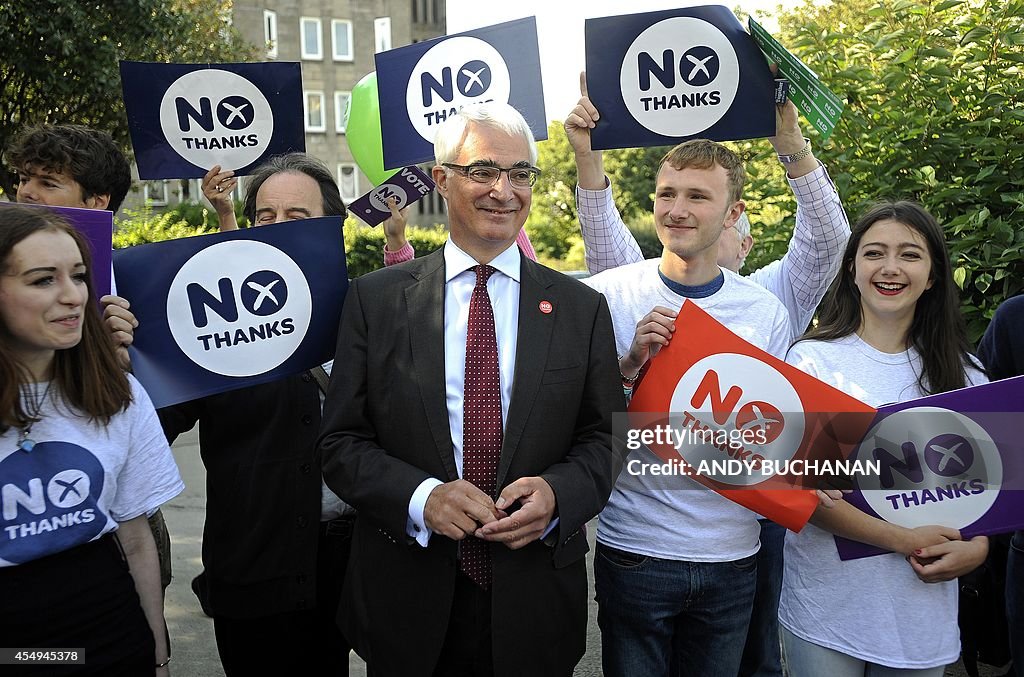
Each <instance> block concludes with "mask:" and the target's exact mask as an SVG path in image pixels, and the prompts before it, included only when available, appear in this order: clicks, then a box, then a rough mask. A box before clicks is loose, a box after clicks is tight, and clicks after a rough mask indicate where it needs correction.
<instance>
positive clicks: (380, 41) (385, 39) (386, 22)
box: [373, 16, 391, 54]
mask: <svg viewBox="0 0 1024 677" xmlns="http://www.w3.org/2000/svg"><path fill="white" fill-rule="evenodd" d="M389 49H391V17H389V16H381V17H377V18H376V19H374V20H373V52H374V54H376V53H377V52H386V51H388V50H389Z"/></svg>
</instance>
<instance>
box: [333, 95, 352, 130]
mask: <svg viewBox="0 0 1024 677" xmlns="http://www.w3.org/2000/svg"><path fill="white" fill-rule="evenodd" d="M351 97H352V93H351V92H335V93H334V129H335V131H337V132H338V133H339V134H344V133H345V122H346V120H347V118H348V102H349V99H350V98H351Z"/></svg>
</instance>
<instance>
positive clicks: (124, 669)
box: [0, 207, 184, 676]
mask: <svg viewBox="0 0 1024 677" xmlns="http://www.w3.org/2000/svg"><path fill="white" fill-rule="evenodd" d="M89 259H90V257H89V249H88V246H87V245H86V243H85V240H84V239H83V238H82V236H81V235H80V234H79V233H78V232H77V231H75V230H74V229H73V228H71V227H70V226H69V225H68V224H67V223H66V222H65V221H64V220H63V219H61V218H60V217H58V216H56V215H55V214H53V213H52V212H50V211H49V210H46V209H43V208H30V207H5V208H3V209H0V503H2V506H0V508H2V510H0V600H2V603H0V606H2V609H3V612H2V613H0V643H2V644H3V645H4V646H5V647H18V648H25V649H28V650H32V649H34V650H40V649H46V650H52V649H77V650H78V653H79V654H80V655H75V656H69V655H63V654H62V655H50V656H49V658H51V659H52V658H63V659H64V660H67V659H71V658H77V659H78V660H79V661H80V660H81V659H83V658H84V664H80V665H75V666H71V667H66V668H65V667H62V668H60V674H95V675H104V676H106V675H152V674H157V675H161V674H167V662H168V660H169V653H168V640H167V633H166V628H165V625H164V618H163V607H162V599H161V590H160V574H159V568H158V565H157V555H156V547H155V544H154V542H153V537H152V535H151V534H150V531H149V527H148V525H147V522H146V515H147V513H148V512H152V511H153V510H155V509H156V508H158V507H159V506H160V505H161V504H162V503H164V502H165V501H167V500H169V499H171V498H172V497H174V496H175V495H177V494H178V493H179V492H180V491H181V490H182V489H183V487H184V485H183V484H182V481H181V476H180V475H179V473H178V468H177V466H176V465H175V464H174V459H173V457H172V456H171V453H170V449H169V447H168V446H167V442H166V439H165V438H164V435H163V432H162V431H161V429H160V424H159V422H158V421H157V417H156V412H155V411H154V410H153V405H152V403H151V402H150V401H149V398H148V396H147V395H146V393H145V391H144V390H143V389H142V387H141V386H140V385H139V383H138V382H137V381H136V380H135V379H134V378H133V377H131V376H130V375H126V374H125V373H124V372H123V371H122V370H121V369H120V368H119V367H118V364H117V361H116V358H115V354H114V347H113V345H112V343H111V341H110V337H109V333H108V332H107V331H106V330H105V329H104V326H103V323H102V320H101V319H100V315H99V312H98V310H97V307H96V302H95V300H94V298H93V296H92V294H91V289H90V287H91V281H90V276H89V265H90V260H89ZM83 649H84V651H83ZM37 669H38V670H39V672H40V674H57V673H56V672H55V670H56V668H55V666H54V665H52V664H50V665H42V666H37ZM65 671H69V672H65Z"/></svg>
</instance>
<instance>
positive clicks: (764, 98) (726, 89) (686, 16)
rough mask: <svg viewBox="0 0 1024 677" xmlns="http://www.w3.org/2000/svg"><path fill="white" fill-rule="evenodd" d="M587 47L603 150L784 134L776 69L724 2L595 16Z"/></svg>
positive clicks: (594, 139) (598, 145)
mask: <svg viewBox="0 0 1024 677" xmlns="http://www.w3.org/2000/svg"><path fill="white" fill-rule="evenodd" d="M586 56H587V89H588V92H589V96H590V99H591V101H592V102H593V103H594V106H595V107H596V108H597V110H598V111H600V113H601V120H600V122H599V123H598V125H597V127H596V128H595V129H594V130H593V131H592V132H591V143H592V145H593V148H594V149H595V150H597V149H609V148H632V147H645V146H661V145H670V144H674V143H678V142H679V141H682V140H685V139H689V138H705V139H712V140H714V141H732V140H739V139H753V138H762V137H766V136H771V135H774V134H775V109H774V96H773V91H774V87H773V78H772V75H771V71H769V70H768V66H767V64H766V63H765V60H764V57H763V56H762V55H761V50H759V49H758V48H757V45H756V44H755V43H754V41H753V39H751V37H750V35H748V34H747V32H746V31H744V30H743V26H742V25H741V24H740V22H739V20H737V19H736V17H735V16H734V15H733V13H732V12H730V11H729V10H728V9H726V8H725V7H722V6H717V5H716V6H703V7H689V8H685V9H674V10H666V11H660V12H648V13H644V14H631V15H626V16H614V17H602V18H598V19H587V21H586Z"/></svg>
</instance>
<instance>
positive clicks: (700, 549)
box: [584, 259, 790, 562]
mask: <svg viewBox="0 0 1024 677" xmlns="http://www.w3.org/2000/svg"><path fill="white" fill-rule="evenodd" d="M660 262H661V260H660V259H651V260H649V261H641V262H639V263H634V264H631V265H628V266H620V267H618V268H613V269H611V270H607V271H605V272H603V273H600V274H599V275H595V276H594V277H591V278H588V279H586V280H584V283H586V284H587V285H589V286H590V287H593V288H594V289H596V290H597V291H599V292H601V293H602V294H604V296H605V298H606V299H607V301H608V307H609V309H610V310H611V315H612V325H613V328H614V330H615V344H616V348H617V350H618V352H619V355H625V354H626V353H627V352H629V347H630V344H632V342H633V335H634V334H635V332H636V324H637V322H638V321H639V320H640V319H641V318H642V317H644V316H645V315H647V313H649V312H650V311H651V310H652V309H653V308H654V306H658V305H660V306H666V307H668V308H672V309H675V310H678V309H679V307H680V306H682V304H683V302H684V301H687V300H688V301H690V302H692V303H696V304H697V305H698V306H700V308H701V309H702V310H705V311H706V312H708V313H709V314H710V315H711V316H712V317H714V318H715V319H716V320H718V321H719V322H721V323H722V324H724V325H725V326H726V327H728V328H729V329H730V330H731V331H732V332H733V333H735V334H737V335H739V336H740V337H742V338H743V339H745V340H746V341H749V342H750V343H752V344H754V345H755V346H757V347H758V348H761V349H762V350H764V351H766V352H768V353H771V354H772V355H775V356H776V357H778V358H780V359H781V358H782V357H783V356H784V355H785V352H786V347H787V345H788V340H789V336H790V328H789V315H788V314H787V312H786V308H785V307H784V306H783V305H782V303H781V302H780V301H779V299H778V298H776V297H775V296H774V295H773V294H772V293H771V292H769V291H767V290H766V289H765V288H764V287H761V286H759V285H757V284H755V283H753V282H751V281H749V280H747V279H745V278H743V277H741V276H739V275H737V274H736V273H733V272H732V271H729V270H724V269H723V270H722V272H723V274H724V275H725V281H724V283H723V285H722V288H721V289H719V290H718V291H717V292H715V293H714V294H712V295H711V296H708V297H705V298H691V299H687V298H686V297H683V296H680V295H678V294H676V293H675V292H673V291H672V290H670V289H669V288H668V287H667V286H666V285H665V283H664V282H662V280H661V278H660V276H659V275H658V265H659V263H660ZM685 336H686V327H684V326H678V325H677V326H676V333H675V338H674V339H673V340H676V341H679V340H684V341H685V340H686V339H685ZM635 460H639V461H641V462H642V463H649V464H660V463H663V461H662V460H661V459H659V458H658V457H657V456H655V455H654V454H653V453H652V452H650V451H649V450H647V449H646V448H641V449H639V450H637V451H631V452H630V453H629V456H628V458H627V460H626V462H627V466H626V467H627V468H628V467H629V463H630V461H635ZM757 517H758V516H757V515H756V514H755V513H753V512H751V511H750V510H747V509H746V508H744V507H742V506H740V505H737V504H736V503H733V502H732V501H730V500H729V499H727V498H724V497H723V496H721V495H720V494H717V493H715V492H714V491H712V490H711V489H708V488H706V487H705V486H703V485H702V484H699V483H698V482H696V481H694V480H692V479H690V478H687V477H681V476H668V477H663V476H653V475H649V474H648V475H640V474H631V473H630V472H628V471H627V470H626V469H624V470H623V471H622V473H620V475H619V479H618V480H617V481H616V483H615V487H614V489H612V495H611V498H610V499H609V501H608V505H607V506H605V508H604V510H603V511H602V512H601V518H600V522H599V523H598V528H597V539H598V540H599V541H600V542H601V543H604V544H605V545H609V546H611V547H613V548H618V549H620V550H626V551H628V552H632V553H637V554H641V555H647V556H650V557H658V558H661V559H670V560H678V561H688V562H731V561H735V560H738V559H742V558H744V557H749V556H750V555H753V554H754V553H756V552H757V548H758V537H759V535H760V533H761V529H760V526H759V525H758V523H757Z"/></svg>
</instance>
